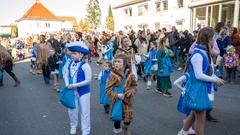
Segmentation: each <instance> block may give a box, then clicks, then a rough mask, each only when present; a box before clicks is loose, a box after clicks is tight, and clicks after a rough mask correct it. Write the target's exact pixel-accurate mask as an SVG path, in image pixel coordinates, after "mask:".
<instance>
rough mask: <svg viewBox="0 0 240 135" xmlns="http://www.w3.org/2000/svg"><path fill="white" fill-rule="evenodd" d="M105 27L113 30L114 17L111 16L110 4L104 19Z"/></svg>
mask: <svg viewBox="0 0 240 135" xmlns="http://www.w3.org/2000/svg"><path fill="white" fill-rule="evenodd" d="M106 27H107V29H109V30H111V31H114V18H113V13H112V8H111V5H109V9H108V17H107V19H106Z"/></svg>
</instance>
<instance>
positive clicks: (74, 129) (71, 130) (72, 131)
mask: <svg viewBox="0 0 240 135" xmlns="http://www.w3.org/2000/svg"><path fill="white" fill-rule="evenodd" d="M76 133H77V128H75V127H72V128H71V129H70V134H71V135H75V134H76Z"/></svg>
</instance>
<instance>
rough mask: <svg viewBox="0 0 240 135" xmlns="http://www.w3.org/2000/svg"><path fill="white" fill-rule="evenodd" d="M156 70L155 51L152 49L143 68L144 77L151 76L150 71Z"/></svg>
mask: <svg viewBox="0 0 240 135" xmlns="http://www.w3.org/2000/svg"><path fill="white" fill-rule="evenodd" d="M157 68H158V65H157V50H156V49H152V50H150V51H149V53H148V60H147V62H146V63H145V66H144V71H145V75H147V76H151V75H152V71H157Z"/></svg>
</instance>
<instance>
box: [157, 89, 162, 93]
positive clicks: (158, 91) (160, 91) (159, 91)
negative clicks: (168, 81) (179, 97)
mask: <svg viewBox="0 0 240 135" xmlns="http://www.w3.org/2000/svg"><path fill="white" fill-rule="evenodd" d="M155 92H156V93H159V94H162V93H163V92H162V90H158V89H155Z"/></svg>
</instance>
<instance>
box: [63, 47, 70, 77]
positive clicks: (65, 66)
mask: <svg viewBox="0 0 240 135" xmlns="http://www.w3.org/2000/svg"><path fill="white" fill-rule="evenodd" d="M64 54H65V55H64V56H63V58H62V63H61V64H62V65H63V68H62V75H63V79H64V75H65V74H66V72H67V69H68V66H69V64H70V63H71V61H72V58H71V52H70V51H69V50H68V48H65V49H64Z"/></svg>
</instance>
